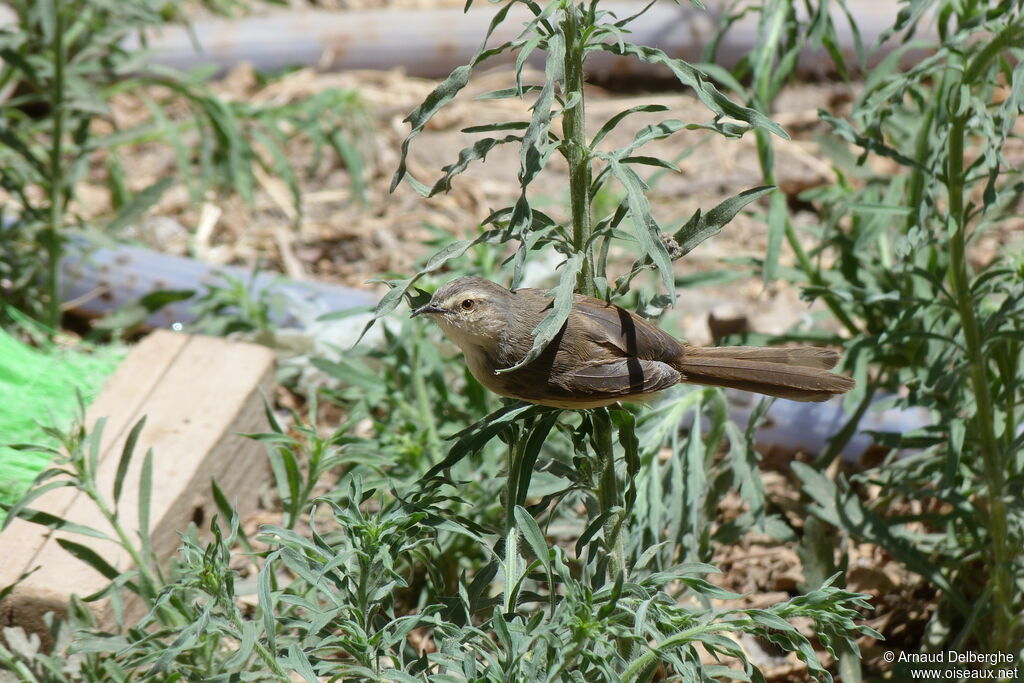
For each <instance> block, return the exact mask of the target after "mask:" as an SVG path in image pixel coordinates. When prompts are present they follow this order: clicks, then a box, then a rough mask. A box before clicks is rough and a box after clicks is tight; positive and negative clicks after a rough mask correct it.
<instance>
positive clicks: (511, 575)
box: [504, 429, 529, 614]
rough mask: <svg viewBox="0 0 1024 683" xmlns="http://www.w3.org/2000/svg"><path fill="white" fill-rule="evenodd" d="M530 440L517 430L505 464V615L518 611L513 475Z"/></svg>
mask: <svg viewBox="0 0 1024 683" xmlns="http://www.w3.org/2000/svg"><path fill="white" fill-rule="evenodd" d="M523 431H527V430H523ZM528 440H529V439H528V437H527V435H526V434H524V433H522V432H521V431H520V430H518V429H516V430H515V432H514V434H513V438H510V439H509V443H508V460H507V462H506V463H505V471H506V475H505V567H504V571H505V593H504V599H505V614H512V613H513V612H515V611H516V591H514V590H513V588H514V586H515V584H516V581H518V580H519V529H517V528H516V517H515V510H516V499H517V498H518V492H519V481H518V478H517V477H514V476H512V473H513V472H515V471H516V469H517V468H516V463H517V462H518V461H519V460H520V459H521V457H522V450H523V449H524V448H525V447H526V443H527V441H528Z"/></svg>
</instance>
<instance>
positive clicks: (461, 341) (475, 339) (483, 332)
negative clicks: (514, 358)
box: [412, 277, 514, 348]
mask: <svg viewBox="0 0 1024 683" xmlns="http://www.w3.org/2000/svg"><path fill="white" fill-rule="evenodd" d="M513 296H514V295H513V294H512V292H510V291H509V290H507V289H505V288H504V287H502V286H501V285H498V284H495V283H493V282H491V281H490V280H485V279H483V278H482V277H460V278H458V279H456V280H452V281H451V282H449V283H448V284H446V285H444V286H443V287H441V288H440V289H439V290H437V292H435V293H434V296H433V297H432V298H431V299H430V303H428V304H426V305H424V306H420V307H419V308H417V309H416V310H415V311H413V312H412V314H413V316H417V315H429V316H430V317H431V318H432V319H433V320H434V321H435V322H436V323H437V324H438V325H439V326H440V327H441V330H442V331H443V332H444V333H445V335H447V336H448V338H449V339H451V340H452V341H453V342H455V343H456V344H458V345H459V346H460V347H465V345H466V344H472V345H474V346H483V347H486V348H490V347H491V346H493V345H494V344H496V343H501V339H502V335H503V334H504V332H505V328H506V326H507V325H508V316H509V314H510V311H511V303H512V297H513Z"/></svg>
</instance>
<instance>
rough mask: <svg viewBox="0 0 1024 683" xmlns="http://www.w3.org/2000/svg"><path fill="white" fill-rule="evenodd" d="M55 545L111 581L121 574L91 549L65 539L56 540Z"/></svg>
mask: <svg viewBox="0 0 1024 683" xmlns="http://www.w3.org/2000/svg"><path fill="white" fill-rule="evenodd" d="M57 544H58V545H59V546H60V547H61V548H64V550H67V551H68V552H69V553H71V554H72V555H74V556H75V557H76V558H78V559H79V560H81V561H82V562H85V563H86V564H87V565H89V566H90V567H92V568H93V569H95V570H96V571H98V572H99V573H100V574H102V575H103V576H105V577H106V578H108V579H110V580H111V581H113V580H114V579H116V578H117V577H119V576H121V572H119V571H118V570H117V569H115V568H114V567H113V566H112V565H111V564H110V563H109V562H107V561H106V560H105V559H103V556H102V555H100V554H99V553H98V552H96V551H95V550H93V549H92V548H90V547H88V546H85V545H82V544H81V543H75V542H74V541H71V540H68V539H66V538H58V539H57Z"/></svg>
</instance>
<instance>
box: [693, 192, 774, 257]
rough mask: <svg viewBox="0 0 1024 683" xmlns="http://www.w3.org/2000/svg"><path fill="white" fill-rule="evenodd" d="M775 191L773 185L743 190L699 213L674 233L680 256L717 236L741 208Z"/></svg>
mask: <svg viewBox="0 0 1024 683" xmlns="http://www.w3.org/2000/svg"><path fill="white" fill-rule="evenodd" d="M774 189H775V186H773V185H765V186H761V187H755V188H752V189H749V190H744V191H743V192H740V193H739V194H738V195H736V196H734V197H729V198H728V199H726V200H725V201H724V202H722V203H721V204H719V205H718V206H716V207H715V208H713V209H711V210H710V211H708V212H707V213H706V214H703V215H701V213H700V212H697V213H696V214H694V216H693V217H692V218H691V219H690V220H689V221H688V222H687V223H686V225H684V226H683V227H682V228H680V229H679V230H678V231H676V233H675V235H674V237H675V240H676V243H677V244H678V245H679V248H680V249H681V250H682V254H683V255H686V254H688V253H690V252H691V251H693V250H694V248H696V247H697V245H699V244H700V243H701V242H703V241H704V240H706V239H707V238H709V237H712V236H714V235H717V234H718V233H719V232H721V230H722V228H723V227H724V226H725V225H726V224H727V223H728V222H729V221H731V220H732V219H733V218H734V217H735V216H736V214H738V213H739V212H740V211H741V210H742V209H743V207H745V206H746V205H747V204H749V203H750V202H752V201H755V200H757V199H760V198H761V197H763V196H765V195H766V194H768V193H769V192H771V191H772V190H774Z"/></svg>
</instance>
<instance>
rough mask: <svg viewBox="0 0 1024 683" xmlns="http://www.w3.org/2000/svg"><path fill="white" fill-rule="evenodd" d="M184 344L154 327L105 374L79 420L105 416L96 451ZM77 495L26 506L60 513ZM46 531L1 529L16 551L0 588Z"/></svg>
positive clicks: (18, 526)
mask: <svg viewBox="0 0 1024 683" xmlns="http://www.w3.org/2000/svg"><path fill="white" fill-rule="evenodd" d="M187 343H188V337H187V336H186V335H183V334H174V333H173V332H167V331H165V330H159V331H157V332H154V333H153V334H150V335H148V336H147V337H146V338H145V339H143V340H142V341H141V342H139V344H137V345H136V346H135V347H134V348H133V349H132V350H131V352H130V353H129V354H128V355H127V356H126V357H125V359H124V360H123V361H122V362H121V364H120V365H119V366H118V367H117V369H116V370H115V371H114V373H113V374H112V375H111V376H110V377H109V378H108V379H107V382H106V384H105V385H104V387H103V391H101V392H100V395H99V396H97V397H96V398H95V399H94V400H93V402H92V404H90V406H89V408H88V409H87V410H86V418H85V424H86V425H90V426H93V425H95V424H96V421H97V420H98V419H99V418H100V417H103V416H107V424H106V427H105V428H104V430H103V448H102V451H101V452H102V455H104V456H105V455H106V454H107V453H108V452H109V451H110V446H111V444H112V443H113V442H114V441H116V440H117V439H123V438H124V437H125V436H126V435H127V434H128V432H129V431H130V430H131V427H132V425H133V424H135V422H136V421H137V420H138V419H139V417H140V415H139V410H140V409H141V407H142V405H143V404H144V402H145V401H146V399H147V398H148V397H149V395H150V393H152V391H153V388H154V387H156V385H157V383H158V382H160V380H161V379H162V378H163V377H164V374H165V373H166V372H167V369H168V368H169V367H170V366H171V364H172V363H173V361H174V359H175V357H177V355H178V354H179V353H181V351H182V350H183V349H184V348H185V345H186V344H187ZM78 495H79V491H78V489H76V488H72V487H64V488H59V489H54V490H53V491H49V492H48V493H46V494H45V495H42V496H40V497H39V498H37V499H36V500H35V501H33V503H32V508H34V509H36V510H40V511H42V512H46V513H48V514H51V515H54V516H56V517H64V516H65V515H66V514H67V511H68V508H70V507H71V503H72V502H73V501H74V499H75V498H76V497H77V496H78ZM49 536H50V529H48V528H47V527H44V526H41V525H39V524H33V523H31V522H26V521H24V520H21V519H12V520H11V521H10V524H9V525H8V526H7V528H6V529H4V531H3V533H0V547H3V548H17V549H18V552H17V554H16V556H15V557H7V558H6V561H5V562H3V563H2V564H0V588H2V587H3V586H9V585H10V584H12V583H14V582H15V581H16V580H17V579H18V577H19V576H21V575H22V574H23V573H24V572H25V571H26V570H27V569H28V568H29V567H30V566H32V562H33V560H35V558H36V555H38V553H39V551H40V550H41V549H42V547H43V543H45V542H46V539H47V538H49ZM0 616H2V613H0ZM2 623H4V622H3V620H2V619H0V624H2Z"/></svg>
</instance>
